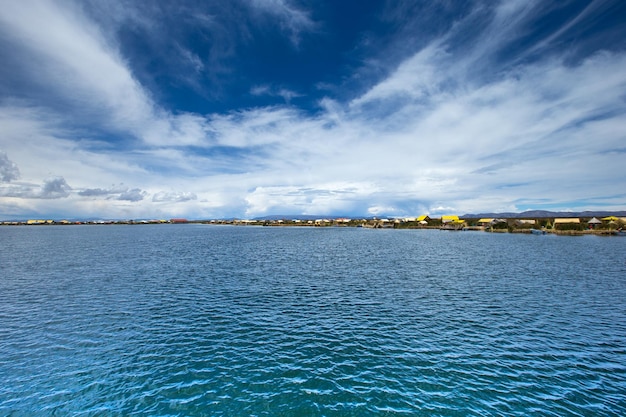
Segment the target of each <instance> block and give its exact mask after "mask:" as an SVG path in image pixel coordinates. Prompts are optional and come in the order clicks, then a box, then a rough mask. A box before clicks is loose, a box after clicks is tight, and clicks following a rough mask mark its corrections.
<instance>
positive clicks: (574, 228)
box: [0, 215, 626, 236]
mask: <svg viewBox="0 0 626 417" xmlns="http://www.w3.org/2000/svg"><path fill="white" fill-rule="evenodd" d="M185 223H196V224H198V223H200V224H215V225H235V226H275V227H289V226H292V227H293V226H299V227H362V228H368V229H440V230H449V231H482V232H490V233H532V234H558V235H570V236H579V235H588V234H593V235H624V236H626V230H625V229H626V227H625V226H626V217H616V216H608V217H601V218H597V217H550V218H547V217H545V218H461V217H459V216H454V215H446V216H441V217H430V216H428V215H422V216H419V217H402V218H377V217H372V218H358V219H353V218H346V217H340V218H319V219H299V218H281V219H278V218H274V219H213V220H187V219H183V218H174V219H169V220H88V221H84V220H83V221H69V220H33V219H31V220H26V221H3V222H0V225H4V226H52V225H64V226H70V225H82V224H90V225H112V224H117V225H119V224H125V225H141V224H185Z"/></svg>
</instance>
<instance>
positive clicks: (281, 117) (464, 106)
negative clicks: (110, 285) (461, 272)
mask: <svg viewBox="0 0 626 417" xmlns="http://www.w3.org/2000/svg"><path fill="white" fill-rule="evenodd" d="M0 60H1V62H2V63H3V64H2V66H0V219H9V218H25V217H54V218H58V217H72V218H76V217H99V218H169V217H188V218H197V219H202V218H223V217H240V218H249V217H256V216H264V215H270V214H316V215H317V214H319V215H323V214H327V215H349V216H376V215H388V216H417V215H420V214H430V215H432V216H438V215H441V214H464V213H477V212H488V211H489V212H490V211H524V210H528V209H551V210H576V211H578V210H585V209H601V210H624V209H626V189H625V186H626V164H625V161H626V3H625V2H622V1H619V0H615V1H597V0H596V1H554V2H549V1H533V0H511V1H500V2H498V1H491V0H488V1H417V0H416V1H401V0H394V1H388V2H385V1H353V0H345V1H310V0H306V1H290V0H233V1H226V2H225V1H176V2H158V1H141V0H138V1H116V0H110V1H106V2H102V1H95V0H93V1H89V0H84V1H71V0H64V1H43V0H42V1H31V0H25V1H20V2H17V1H15V2H6V3H5V4H3V7H2V8H0Z"/></svg>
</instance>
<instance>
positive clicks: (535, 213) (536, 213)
mask: <svg viewBox="0 0 626 417" xmlns="http://www.w3.org/2000/svg"><path fill="white" fill-rule="evenodd" d="M607 216H616V217H626V211H547V210H529V211H525V212H523V213H506V212H505V213H478V214H464V215H463V216H460V217H461V218H464V219H480V218H504V219H522V218H524V219H525V218H530V219H542V218H554V217H607Z"/></svg>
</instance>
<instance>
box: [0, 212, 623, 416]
mask: <svg viewBox="0 0 626 417" xmlns="http://www.w3.org/2000/svg"><path fill="white" fill-rule="evenodd" d="M0 242H1V246H0V265H1V266H0V268H1V269H0V415H180V416H369V415H380V416H382V415H425V416H426V415H441V416H492V415H493V416H504V415H506V416H514V415H520V416H521V415H542V416H568V415H572V416H582V415H585V416H587V415H600V416H612V415H613V416H623V415H626V238H621V237H596V236H585V237H557V236H534V235H516V234H490V233H481V232H445V231H438V230H368V229H356V228H287V227H276V228H273V227H234V226H209V225H192V224H189V225H140V226H65V227H61V226H58V227H57V226H41V227H1V228H0Z"/></svg>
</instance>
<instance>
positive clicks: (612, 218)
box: [602, 216, 619, 222]
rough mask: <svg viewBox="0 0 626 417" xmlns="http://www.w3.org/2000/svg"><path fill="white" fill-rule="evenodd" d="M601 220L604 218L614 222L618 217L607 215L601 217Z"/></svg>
mask: <svg viewBox="0 0 626 417" xmlns="http://www.w3.org/2000/svg"><path fill="white" fill-rule="evenodd" d="M602 220H605V221H607V222H616V221H618V220H619V219H618V218H617V217H615V216H609V217H603V218H602Z"/></svg>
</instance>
